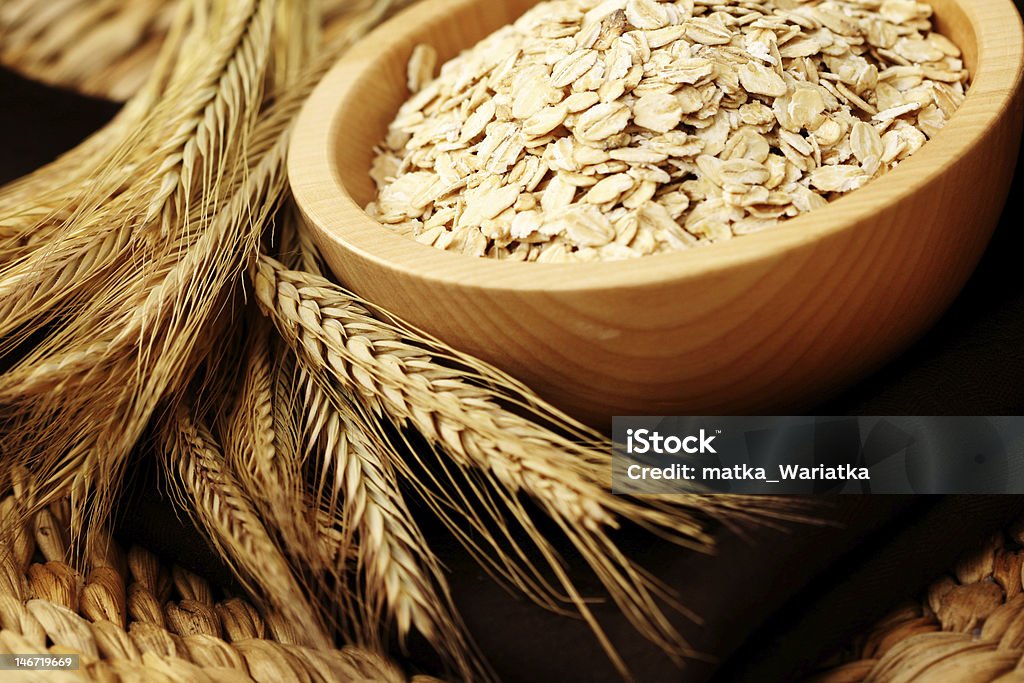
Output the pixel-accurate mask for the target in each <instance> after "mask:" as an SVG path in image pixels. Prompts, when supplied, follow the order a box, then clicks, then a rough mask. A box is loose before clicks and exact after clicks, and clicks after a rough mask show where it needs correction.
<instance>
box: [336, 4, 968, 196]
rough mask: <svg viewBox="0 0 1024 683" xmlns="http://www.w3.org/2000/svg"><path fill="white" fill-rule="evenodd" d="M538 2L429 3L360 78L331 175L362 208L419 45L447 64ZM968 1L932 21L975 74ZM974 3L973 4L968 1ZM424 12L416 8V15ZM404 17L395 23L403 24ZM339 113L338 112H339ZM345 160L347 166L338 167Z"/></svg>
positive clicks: (943, 7)
mask: <svg viewBox="0 0 1024 683" xmlns="http://www.w3.org/2000/svg"><path fill="white" fill-rule="evenodd" d="M538 1H539V0H486V1H484V0H454V1H449V2H443V3H442V2H434V3H431V2H427V3H425V5H435V6H442V5H443V6H444V8H445V9H446V10H447V12H436V13H432V14H426V13H423V12H420V13H419V14H420V16H417V17H415V19H416V23H413V18H412V17H409V18H408V19H409V22H410V25H412V26H415V29H414V30H410V31H409V32H408V33H406V34H405V35H404V36H403V37H402V39H401V40H398V41H396V42H395V43H393V44H391V45H389V51H384V52H380V53H378V54H377V57H376V59H374V60H373V63H372V65H368V66H371V67H372V68H367V69H365V70H363V71H362V73H361V74H360V75H359V76H357V79H358V80H357V81H356V82H355V83H354V84H353V90H354V92H358V93H361V94H363V95H364V96H361V97H360V101H359V106H358V107H351V108H349V109H348V110H347V111H346V112H345V116H344V117H343V118H342V117H340V116H339V117H338V118H336V119H335V121H334V124H335V126H334V132H335V134H334V135H332V138H333V139H334V140H335V141H336V142H337V146H336V148H335V150H334V154H333V155H332V161H333V171H334V174H335V177H337V178H338V179H339V180H340V181H341V184H342V185H343V188H344V189H345V191H346V192H348V194H349V195H350V196H351V197H352V199H353V200H354V201H355V202H356V203H357V204H358V205H359V206H360V208H361V207H363V206H366V204H367V203H369V202H370V201H372V200H373V198H374V196H375V195H376V187H375V186H374V183H373V181H372V179H371V178H370V175H369V168H370V165H371V163H372V161H373V157H374V147H375V145H376V144H377V143H378V142H380V141H381V140H382V139H383V138H384V136H385V134H386V133H387V128H388V125H389V124H390V122H391V121H392V120H394V118H395V115H396V114H397V112H398V109H399V107H401V105H402V103H403V102H405V100H406V99H408V98H409V90H408V88H407V87H406V74H405V66H406V64H407V62H408V59H409V56H410V54H411V53H412V49H413V48H414V47H415V46H416V45H418V44H421V43H425V44H428V45H431V46H432V47H433V48H434V49H435V50H437V53H438V64H443V63H444V62H446V61H448V60H449V59H451V58H452V57H454V56H456V55H458V54H459V53H460V52H461V51H463V50H465V49H468V48H469V47H472V46H473V45H474V44H476V43H477V42H478V41H480V40H481V39H483V38H484V37H486V36H487V35H489V34H490V33H491V32H493V31H495V30H497V29H498V28H500V27H501V26H503V25H505V24H508V23H511V22H512V21H515V19H516V18H518V17H519V16H520V15H522V14H523V13H524V12H525V11H526V10H528V9H529V8H530V7H532V6H534V5H536V4H538ZM962 1H964V0H960V1H959V2H958V0H931V3H930V4H931V5H932V6H933V8H934V10H935V15H934V18H933V21H934V23H935V26H936V28H937V30H939V31H940V32H941V33H943V34H944V35H945V36H947V37H948V38H950V39H951V40H952V41H953V42H954V43H956V44H957V45H958V46H959V47H960V48H961V50H962V51H963V54H964V61H965V63H966V65H967V68H968V69H969V70H970V71H971V73H972V74H973V73H974V72H975V70H976V67H977V65H978V61H977V60H978V52H979V50H978V40H977V34H976V31H975V25H974V23H973V22H972V21H971V18H970V16H969V15H968V13H967V12H965V11H964V8H963V7H962V5H961V2H962ZM966 1H967V2H970V1H971V0H966ZM418 9H423V8H422V7H420V8H417V7H414V8H413V10H412V11H416V10H418ZM402 19H403V17H402V16H400V17H398V18H397V19H396V21H401V20H402ZM340 111H341V110H340V109H339V113H340ZM341 160H345V162H344V164H342V163H340V162H341Z"/></svg>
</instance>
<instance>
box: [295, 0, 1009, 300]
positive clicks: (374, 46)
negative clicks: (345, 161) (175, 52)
mask: <svg viewBox="0 0 1024 683" xmlns="http://www.w3.org/2000/svg"><path fill="white" fill-rule="evenodd" d="M486 2H488V0H422V2H419V3H417V4H415V5H413V6H411V7H408V8H406V9H404V10H403V11H401V12H399V13H398V14H396V15H395V16H394V17H392V18H391V19H389V20H388V21H386V22H384V23H382V24H381V25H380V26H378V27H377V28H376V29H374V30H373V31H371V32H370V33H369V34H367V35H366V36H364V37H363V38H362V39H360V40H359V41H357V42H356V43H355V44H354V45H353V46H352V47H351V48H350V49H349V50H348V51H347V52H346V53H345V55H343V56H342V57H341V59H339V60H338V62H337V63H335V65H334V66H333V67H332V68H331V69H330V70H329V71H328V72H327V74H326V75H325V76H324V78H323V79H322V80H321V82H320V83H319V84H318V85H317V87H316V88H315V89H314V91H313V93H312V94H311V96H310V97H309V98H308V100H307V101H306V103H305V104H304V105H303V107H302V110H301V112H300V114H299V116H298V118H297V120H296V123H295V127H294V129H293V132H292V139H291V145H290V149H289V152H288V161H287V164H288V177H289V182H290V184H291V190H292V194H293V196H294V197H295V200H296V204H297V205H298V207H299V209H300V210H301V212H302V214H303V215H304V217H305V219H306V220H307V221H308V222H309V223H310V224H311V226H312V227H313V229H314V230H315V231H317V232H318V233H319V236H320V237H321V238H322V239H328V240H330V241H332V242H334V243H335V244H336V245H337V246H338V247H340V248H341V249H342V250H343V251H347V252H350V253H352V254H355V255H357V256H358V257H359V258H361V259H364V260H367V261H370V262H372V263H374V264H375V265H376V266H378V267H381V268H384V269H386V270H389V271H392V272H395V273H402V274H405V275H407V276H412V277H415V278H418V279H421V280H426V281H430V282H433V283H436V284H443V285H449V286H455V287H459V288H471V289H479V290H487V291H491V292H495V291H517V292H518V291H522V292H530V291H544V292H579V291H583V290H587V291H597V290H603V289H622V288H630V287H643V286H650V285H653V284H659V283H662V284H663V283H666V282H669V281H675V280H680V279H687V278H692V277H701V276H706V275H709V274H712V273H717V272H722V271H725V270H727V269H730V268H734V267H740V266H746V265H750V264H754V263H757V262H759V261H763V260H766V259H771V258H776V257H779V256H781V255H782V254H784V253H787V252H792V251H795V250H798V249H800V248H801V247H802V246H805V245H807V244H809V243H812V242H817V241H818V240H821V239H824V238H827V237H829V236H830V235H835V234H837V233H841V232H843V231H845V230H847V229H850V228H851V227H853V226H855V225H857V224H860V223H862V222H863V221H864V220H866V219H868V218H870V216H871V214H873V213H875V212H877V210H878V207H879V206H882V205H888V204H891V203H893V202H896V201H897V200H899V199H901V198H902V197H905V196H909V195H912V194H914V193H915V192H917V191H918V190H919V189H920V188H921V187H923V186H924V185H927V184H928V183H929V182H931V181H932V180H933V179H934V178H935V177H936V176H938V175H940V174H942V173H943V172H944V170H945V167H946V164H947V163H949V162H952V161H955V160H956V159H957V158H959V157H960V156H962V155H963V154H964V153H965V152H966V151H968V150H969V149H971V148H972V147H973V146H974V145H975V144H976V143H977V142H978V140H979V139H981V138H982V137H984V136H985V135H986V133H987V132H988V131H989V129H990V128H991V127H992V126H993V124H994V123H996V122H997V121H998V120H999V119H1001V118H1002V117H1003V116H1004V115H1005V114H1006V113H1007V110H1008V109H1009V108H1010V107H1011V106H1012V105H1013V102H1014V98H1015V95H1016V93H1017V91H1018V89H1019V88H1020V86H1021V79H1022V65H1024V27H1022V24H1021V17H1020V14H1019V13H1018V12H1017V10H1016V8H1015V6H1014V5H1013V3H1012V2H1011V0H949V2H951V3H952V4H956V5H958V6H959V8H960V9H961V11H962V12H963V14H964V16H965V17H966V18H967V19H968V20H969V22H970V24H971V31H972V32H973V34H974V37H975V42H976V61H977V64H976V65H975V68H974V71H973V72H972V74H971V86H970V88H969V90H968V92H967V96H966V97H965V99H964V102H963V103H962V104H961V106H960V108H959V109H957V111H956V112H955V113H954V115H953V117H952V118H951V119H950V121H949V122H948V123H947V124H946V126H945V127H944V128H943V130H942V131H940V133H939V134H938V135H937V136H936V137H935V138H934V139H932V140H929V141H928V142H927V143H926V144H925V145H924V146H923V147H922V148H921V149H920V150H919V151H918V152H916V153H915V154H914V155H912V156H911V157H909V158H908V159H907V160H905V161H903V162H902V163H901V164H900V165H899V166H898V167H897V168H896V169H895V170H893V171H890V172H889V173H887V174H886V175H885V176H884V177H882V178H878V179H875V180H874V181H872V182H871V183H869V184H867V185H865V186H864V187H862V188H859V189H857V190H855V191H853V192H851V193H849V194H847V195H844V196H843V197H840V198H839V199H836V200H834V201H832V202H830V204H829V205H828V206H826V207H821V208H818V209H815V210H814V211H812V212H808V213H806V214H802V215H800V216H797V217H795V218H791V219H788V220H786V221H784V222H783V223H782V224H781V225H779V226H776V227H773V228H771V229H769V230H765V231H761V232H758V233H754V234H750V235H744V236H742V237H741V238H737V239H733V240H729V241H728V242H723V243H718V244H715V245H710V246H708V247H704V248H700V249H692V250H686V251H679V252H669V253H664V254H655V255H650V256H643V257H639V258H635V259H626V260H621V261H601V262H587V263H536V262H530V263H524V262H517V261H497V260H494V259H488V258H482V257H473V256H468V255H465V254H459V253H453V252H448V251H444V250H441V249H437V248H435V247H432V246H428V245H424V244H420V243H418V242H416V241H414V240H412V239H409V238H408V237H405V236H403V235H399V234H397V233H394V232H392V231H389V230H387V229H386V228H385V227H384V226H382V225H381V224H380V223H378V222H377V221H376V220H374V219H373V218H371V217H370V216H368V215H367V214H366V212H365V211H364V210H363V207H362V206H360V205H359V204H358V203H357V202H356V201H355V200H354V199H353V198H352V196H351V195H350V194H349V192H348V190H347V188H346V187H345V185H344V183H343V182H342V180H341V176H340V173H339V171H338V161H339V159H338V157H339V155H337V154H336V153H335V150H337V149H338V146H339V138H340V137H341V136H342V135H343V130H344V121H345V117H344V115H343V114H344V112H343V108H344V105H345V104H346V103H349V102H357V101H358V100H359V99H360V97H359V86H360V80H361V78H365V77H366V76H367V73H368V72H370V71H371V70H372V69H373V68H374V67H376V66H377V65H378V64H379V63H381V62H384V61H386V60H387V59H388V56H389V55H390V54H392V53H393V52H394V51H396V50H405V51H408V50H409V49H411V47H410V46H411V45H412V44H415V43H416V42H418V41H415V40H413V39H412V38H411V37H412V36H415V35H416V34H418V33H420V32H422V31H423V30H424V29H423V27H424V26H426V25H428V24H429V23H430V21H431V20H436V19H437V17H439V16H446V15H450V14H452V13H455V12H460V11H464V10H465V9H466V8H467V7H468V6H470V5H473V4H476V3H486ZM467 47H468V46H467ZM369 144H376V141H373V142H371V143H369ZM328 179H329V180H328ZM352 284H353V285H356V286H358V284H357V283H352Z"/></svg>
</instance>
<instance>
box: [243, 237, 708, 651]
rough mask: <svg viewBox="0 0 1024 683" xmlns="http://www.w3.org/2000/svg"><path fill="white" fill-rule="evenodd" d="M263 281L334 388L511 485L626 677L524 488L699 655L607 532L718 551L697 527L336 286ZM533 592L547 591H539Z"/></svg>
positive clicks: (303, 276)
mask: <svg viewBox="0 0 1024 683" xmlns="http://www.w3.org/2000/svg"><path fill="white" fill-rule="evenodd" d="M253 279H254V289H255V292H256V298H257V301H258V302H259V303H260V306H261V308H263V310H264V311H265V313H266V314H267V315H268V316H269V317H270V318H271V319H272V320H273V321H274V323H275V326H277V328H278V330H279V331H280V332H281V334H282V336H284V338H285V339H286V340H288V341H289V343H290V344H291V346H292V347H293V349H294V350H295V351H296V353H297V354H298V357H299V359H300V362H301V363H303V365H304V366H305V367H306V369H307V371H309V372H310V373H311V374H312V375H314V376H317V377H318V378H319V381H320V382H321V385H322V386H334V387H337V390H339V391H341V392H352V393H355V394H356V395H358V396H360V397H361V400H363V401H365V402H367V403H368V404H369V405H370V406H371V407H372V409H374V410H377V411H380V412H382V413H383V414H386V415H388V416H389V417H390V418H391V419H393V420H394V421H395V422H396V423H398V424H411V425H413V426H414V427H416V429H417V430H418V431H419V432H420V433H421V434H423V435H424V436H425V437H426V438H427V439H428V440H429V441H430V442H432V443H434V444H436V445H438V446H440V447H442V448H443V449H444V450H445V452H446V453H447V454H448V456H449V457H450V458H451V459H452V461H453V462H454V463H455V464H456V465H457V466H458V467H461V468H464V469H475V470H480V471H483V472H486V473H487V474H488V475H489V476H490V477H491V478H493V480H495V481H496V482H497V483H498V484H499V485H500V486H501V488H502V489H503V490H504V491H505V492H506V493H505V495H504V496H503V497H502V499H501V502H502V504H503V505H504V506H505V507H506V509H507V511H508V512H510V513H511V514H512V515H513V517H514V518H515V519H516V520H517V521H518V522H520V523H521V524H522V525H523V526H524V527H525V528H526V529H527V530H528V532H529V533H530V535H531V538H532V540H533V541H534V543H535V544H536V545H537V547H538V548H539V549H540V550H541V553H542V554H543V556H544V557H545V560H546V561H547V564H548V565H549V567H550V569H551V570H552V571H553V572H554V574H555V576H556V579H557V581H558V582H559V584H560V585H561V587H562V589H563V590H565V591H566V593H567V594H568V595H569V597H570V599H571V600H572V602H573V603H574V604H575V607H576V608H577V609H578V610H579V611H580V613H581V614H582V615H583V616H584V618H585V619H587V621H588V622H589V623H590V624H591V627H592V628H593V629H594V631H595V633H596V634H597V635H598V637H599V638H600V639H601V641H602V644H603V645H604V647H605V649H606V651H607V652H608V654H609V656H610V657H611V658H612V660H613V661H614V662H615V664H616V665H617V666H618V667H619V668H620V669H622V670H625V667H624V664H623V662H622V661H621V658H620V657H619V656H618V654H617V653H616V651H615V649H614V647H613V646H612V645H611V643H610V642H609V641H608V639H607V637H606V636H605V635H604V633H603V631H602V630H601V628H600V626H599V624H597V622H596V620H595V619H594V617H593V615H592V613H591V612H590V610H589V608H588V607H587V605H586V602H585V601H584V600H583V598H582V596H580V595H579V594H578V592H577V591H576V589H575V588H574V586H573V583H572V581H571V579H570V578H569V576H568V575H567V574H566V573H565V572H564V570H563V569H562V568H561V565H560V563H559V561H558V559H557V557H556V555H555V553H554V550H553V549H552V547H551V546H550V545H549V543H548V542H547V541H546V540H545V539H544V538H543V537H542V536H541V534H540V533H539V532H538V531H537V530H536V528H535V527H533V525H532V522H531V521H530V519H529V513H528V512H527V511H526V510H525V509H523V508H522V507H521V506H520V504H519V503H518V502H517V501H516V499H515V495H516V494H517V493H519V492H520V491H522V492H525V493H527V494H529V495H530V496H531V497H532V498H534V500H535V501H537V503H538V504H539V505H540V506H541V509H543V510H544V512H545V513H546V514H547V515H548V516H550V517H551V518H552V519H553V520H555V522H556V523H557V524H558V525H559V527H560V528H561V529H562V531H563V532H564V533H565V534H566V536H567V537H568V538H569V539H570V540H571V541H572V542H573V544H574V545H575V546H576V547H577V548H578V549H579V551H580V552H581V553H582V554H583V556H584V557H585V558H586V560H587V561H588V563H589V564H590V565H591V567H592V568H593V569H594V570H595V572H596V574H597V575H598V577H599V578H600V579H601V580H602V582H603V583H604V584H605V585H606V587H607V588H608V589H609V592H610V594H611V596H612V598H613V599H615V600H616V602H617V603H618V604H619V605H620V607H621V608H622V609H623V611H624V613H625V614H626V615H627V617H629V618H630V619H631V620H632V621H633V623H634V624H635V625H636V626H637V627H638V629H640V630H641V632H642V633H644V635H645V636H647V637H648V638H650V639H651V640H653V641H655V642H656V643H658V644H659V645H661V646H662V647H663V648H665V649H666V650H668V651H670V652H678V651H687V648H686V647H685V645H684V644H683V643H681V641H680V640H679V638H678V635H677V633H676V631H675V629H674V628H673V627H672V625H671V624H670V623H669V622H668V620H667V619H666V618H665V616H664V615H663V613H662V612H661V610H660V608H659V606H658V604H657V602H656V600H655V599H654V595H655V594H656V593H657V592H658V587H657V586H656V585H655V584H653V583H652V582H651V580H650V579H649V578H648V577H647V576H646V575H644V574H643V573H642V572H640V571H639V570H638V569H636V568H635V567H633V565H632V564H631V563H630V562H629V560H628V559H627V558H625V557H624V556H623V555H622V554H621V552H619V551H618V549H617V548H616V546H615V544H614V542H613V541H612V540H611V539H610V538H609V536H608V535H607V530H608V529H611V528H615V527H616V526H617V524H618V522H617V519H618V518H619V517H623V518H627V519H633V520H636V521H641V522H647V523H656V524H659V525H662V526H663V527H664V528H665V529H667V530H671V532H672V533H675V534H679V533H683V534H687V533H688V534H690V535H691V536H692V538H693V539H694V540H697V541H698V542H699V543H706V542H708V541H709V539H708V538H707V536H705V535H704V532H703V531H702V529H701V527H700V524H699V523H698V522H697V520H695V519H694V518H693V517H692V516H688V515H686V514H684V513H681V512H679V511H674V512H668V511H666V510H663V509H657V508H654V509H647V508H645V507H643V506H640V505H636V504H633V503H631V502H628V501H626V500H625V499H622V498H618V497H615V496H612V495H611V494H610V492H608V491H607V490H606V489H605V488H604V487H602V486H601V485H600V484H599V480H600V479H602V478H603V477H604V475H603V474H598V473H597V469H599V468H598V467H597V466H596V464H597V463H604V462H605V461H606V454H604V453H600V452H598V451H597V450H596V449H594V448H592V447H588V446H585V445H580V444H578V443H576V442H574V441H572V440H569V439H567V438H565V437H562V436H559V435H557V434H555V433H554V432H551V431H550V430H546V429H544V428H543V427H541V426H540V425H538V424H537V423H535V422H532V421H530V420H528V419H526V418H524V417H522V416H520V415H518V414H516V413H513V412H510V411H508V410H506V409H504V408H502V407H501V406H500V405H499V404H498V403H497V401H496V398H497V397H496V395H495V394H494V392H493V391H490V390H488V389H487V388H485V387H479V386H476V385H473V384H469V383H467V382H465V381H464V380H463V379H462V378H461V374H460V373H459V371H458V370H453V369H450V368H447V367H444V366H442V365H440V364H438V363H437V362H435V361H433V359H431V358H430V357H429V356H427V355H426V354H425V353H424V352H423V350H422V349H420V348H416V347H415V346H413V345H411V344H409V343H407V342H405V341H404V340H403V338H402V334H401V333H399V331H398V330H396V329H395V328H393V327H391V326H389V325H387V324H384V323H382V322H381V321H379V320H376V319H374V318H372V317H370V316H369V315H368V313H367V312H366V311H365V309H363V308H362V307H361V306H360V305H359V303H358V302H357V301H356V300H355V299H354V298H353V297H352V296H351V295H349V294H347V293H346V292H344V291H343V290H341V289H340V288H338V287H337V286H335V285H333V284H331V283H330V282H329V281H327V280H324V279H322V278H319V277H316V276H313V275H310V274H308V273H304V272H300V271H288V270H286V269H284V267H283V266H281V265H280V264H279V263H277V262H276V261H274V260H273V259H270V258H268V257H261V258H260V260H259V263H258V265H257V266H256V268H255V269H254V273H253ZM529 588H530V589H532V590H535V589H536V584H533V586H530V587H529Z"/></svg>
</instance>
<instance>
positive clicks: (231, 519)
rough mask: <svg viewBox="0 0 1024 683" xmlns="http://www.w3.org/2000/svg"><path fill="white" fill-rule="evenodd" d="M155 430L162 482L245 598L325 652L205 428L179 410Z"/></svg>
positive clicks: (322, 636)
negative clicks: (240, 583) (230, 569)
mask: <svg viewBox="0 0 1024 683" xmlns="http://www.w3.org/2000/svg"><path fill="white" fill-rule="evenodd" d="M161 431H162V449H163V454H164V463H165V467H166V468H167V470H168V479H169V481H171V483H172V490H173V491H174V492H175V494H176V495H177V497H178V499H179V500H180V502H181V506H182V507H183V508H184V509H185V510H188V511H189V513H190V514H192V515H193V517H194V518H195V519H194V521H195V522H196V523H197V524H199V525H200V526H201V527H202V528H203V529H205V530H206V531H207V534H208V536H209V538H210V539H211V541H212V542H213V543H214V545H215V546H216V547H217V549H218V550H219V551H220V555H221V557H223V558H224V559H225V560H227V561H228V562H229V563H231V564H232V565H233V566H234V568H235V570H236V573H237V574H238V575H239V576H240V577H241V578H242V579H243V580H245V581H246V582H247V583H248V586H247V588H248V590H249V591H250V593H251V594H253V595H256V596H260V595H262V596H263V598H264V600H266V601H267V602H268V603H269V604H270V605H272V606H273V607H274V608H275V609H276V610H277V611H278V612H280V613H281V614H282V615H284V616H286V617H287V618H289V619H290V620H291V622H292V623H293V624H302V625H303V627H304V630H303V632H302V633H303V635H304V636H305V639H306V642H305V643H304V644H306V645H309V646H312V647H318V648H327V647H329V643H330V639H329V638H328V637H327V635H326V632H325V630H324V627H323V625H322V624H321V622H320V620H319V618H318V616H317V613H316V610H315V609H314V608H313V607H312V606H311V605H310V604H309V602H308V600H307V597H306V593H305V591H304V590H303V589H302V587H301V586H300V585H299V583H298V582H297V581H296V580H295V577H294V576H293V575H292V573H291V569H290V568H289V566H288V563H287V561H286V560H285V558H284V557H283V556H282V554H281V551H280V550H279V548H278V547H277V546H276V545H275V543H274V542H273V540H272V539H271V537H270V535H269V534H268V533H267V530H266V528H265V527H264V526H263V524H262V522H261V521H260V519H259V516H258V515H257V513H256V512H255V510H254V509H253V507H252V505H251V503H250V501H249V500H248V499H247V498H246V497H245V496H244V494H243V493H242V490H241V488H240V487H239V485H238V483H237V481H235V479H234V478H233V477H232V476H231V474H230V472H229V470H228V467H227V465H226V463H225V461H224V456H223V454H222V452H221V450H220V448H219V446H218V445H217V444H216V443H215V442H214V438H213V435H212V434H211V433H210V431H209V429H208V428H207V427H206V426H204V425H203V424H201V423H199V422H197V421H196V419H195V418H194V417H193V416H192V415H191V414H190V413H189V409H188V408H186V407H185V406H183V405H180V406H178V407H177V408H176V409H175V410H174V412H173V414H172V416H171V417H170V418H169V419H168V423H167V425H166V426H165V427H164V428H163V429H162V430H161Z"/></svg>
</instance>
